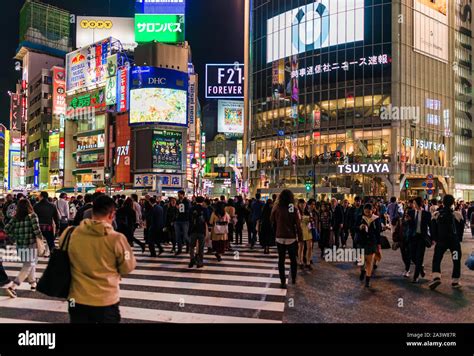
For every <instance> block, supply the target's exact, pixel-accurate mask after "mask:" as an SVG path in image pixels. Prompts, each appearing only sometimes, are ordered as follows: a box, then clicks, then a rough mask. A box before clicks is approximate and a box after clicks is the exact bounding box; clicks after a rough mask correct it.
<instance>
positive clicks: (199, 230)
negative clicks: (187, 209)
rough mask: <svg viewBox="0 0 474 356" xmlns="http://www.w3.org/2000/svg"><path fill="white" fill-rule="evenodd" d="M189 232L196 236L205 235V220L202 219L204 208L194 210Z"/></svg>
mask: <svg viewBox="0 0 474 356" xmlns="http://www.w3.org/2000/svg"><path fill="white" fill-rule="evenodd" d="M189 230H190V231H191V232H193V233H196V234H205V233H206V219H205V217H204V208H202V207H201V208H195V209H193V212H192V214H191V228H190V229H189Z"/></svg>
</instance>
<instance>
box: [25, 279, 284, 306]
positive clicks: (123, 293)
mask: <svg viewBox="0 0 474 356" xmlns="http://www.w3.org/2000/svg"><path fill="white" fill-rule="evenodd" d="M18 290H30V286H29V285H28V284H22V285H21V286H20V287H18ZM120 298H128V299H138V300H147V301H154V302H168V303H176V304H180V303H181V302H183V303H184V304H186V305H187V304H193V305H205V306H219V307H227V308H238V309H255V310H268V311H276V312H283V311H284V309H285V303H283V302H267V301H261V300H248V299H236V298H222V297H204V296H198V295H188V294H171V293H169V294H168V293H152V292H141V291H135V290H128V289H125V290H120Z"/></svg>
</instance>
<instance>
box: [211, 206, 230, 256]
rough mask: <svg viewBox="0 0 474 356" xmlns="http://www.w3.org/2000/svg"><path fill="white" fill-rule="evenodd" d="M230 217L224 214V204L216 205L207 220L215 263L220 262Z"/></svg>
mask: <svg viewBox="0 0 474 356" xmlns="http://www.w3.org/2000/svg"><path fill="white" fill-rule="evenodd" d="M229 222H230V216H229V214H227V213H226V212H225V203H222V202H221V203H218V204H217V205H216V208H215V210H214V212H213V213H212V215H211V218H210V220H209V226H210V227H209V229H210V232H211V240H212V248H213V250H214V252H215V256H216V258H217V261H218V262H220V261H222V255H223V254H224V253H225V247H226V242H227V238H228V233H229Z"/></svg>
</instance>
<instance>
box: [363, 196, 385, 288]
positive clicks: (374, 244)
mask: <svg viewBox="0 0 474 356" xmlns="http://www.w3.org/2000/svg"><path fill="white" fill-rule="evenodd" d="M357 230H358V245H359V247H360V248H363V249H364V265H363V266H362V267H361V271H360V280H361V281H363V280H364V277H365V286H366V287H367V288H369V287H370V278H371V277H372V272H373V269H374V264H375V262H376V260H377V259H378V258H379V256H380V255H379V254H377V251H378V249H379V245H380V234H381V232H382V224H381V222H380V218H379V217H378V216H377V215H375V214H374V213H373V209H372V204H366V205H365V206H364V215H363V216H361V217H359V218H358V222H357Z"/></svg>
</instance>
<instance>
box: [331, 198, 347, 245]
mask: <svg viewBox="0 0 474 356" xmlns="http://www.w3.org/2000/svg"><path fill="white" fill-rule="evenodd" d="M331 210H332V230H333V232H334V243H335V245H336V248H339V245H340V244H339V241H340V240H341V233H342V228H343V227H344V211H343V209H342V206H340V205H339V203H338V201H337V199H336V198H332V199H331ZM342 245H344V242H342Z"/></svg>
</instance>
